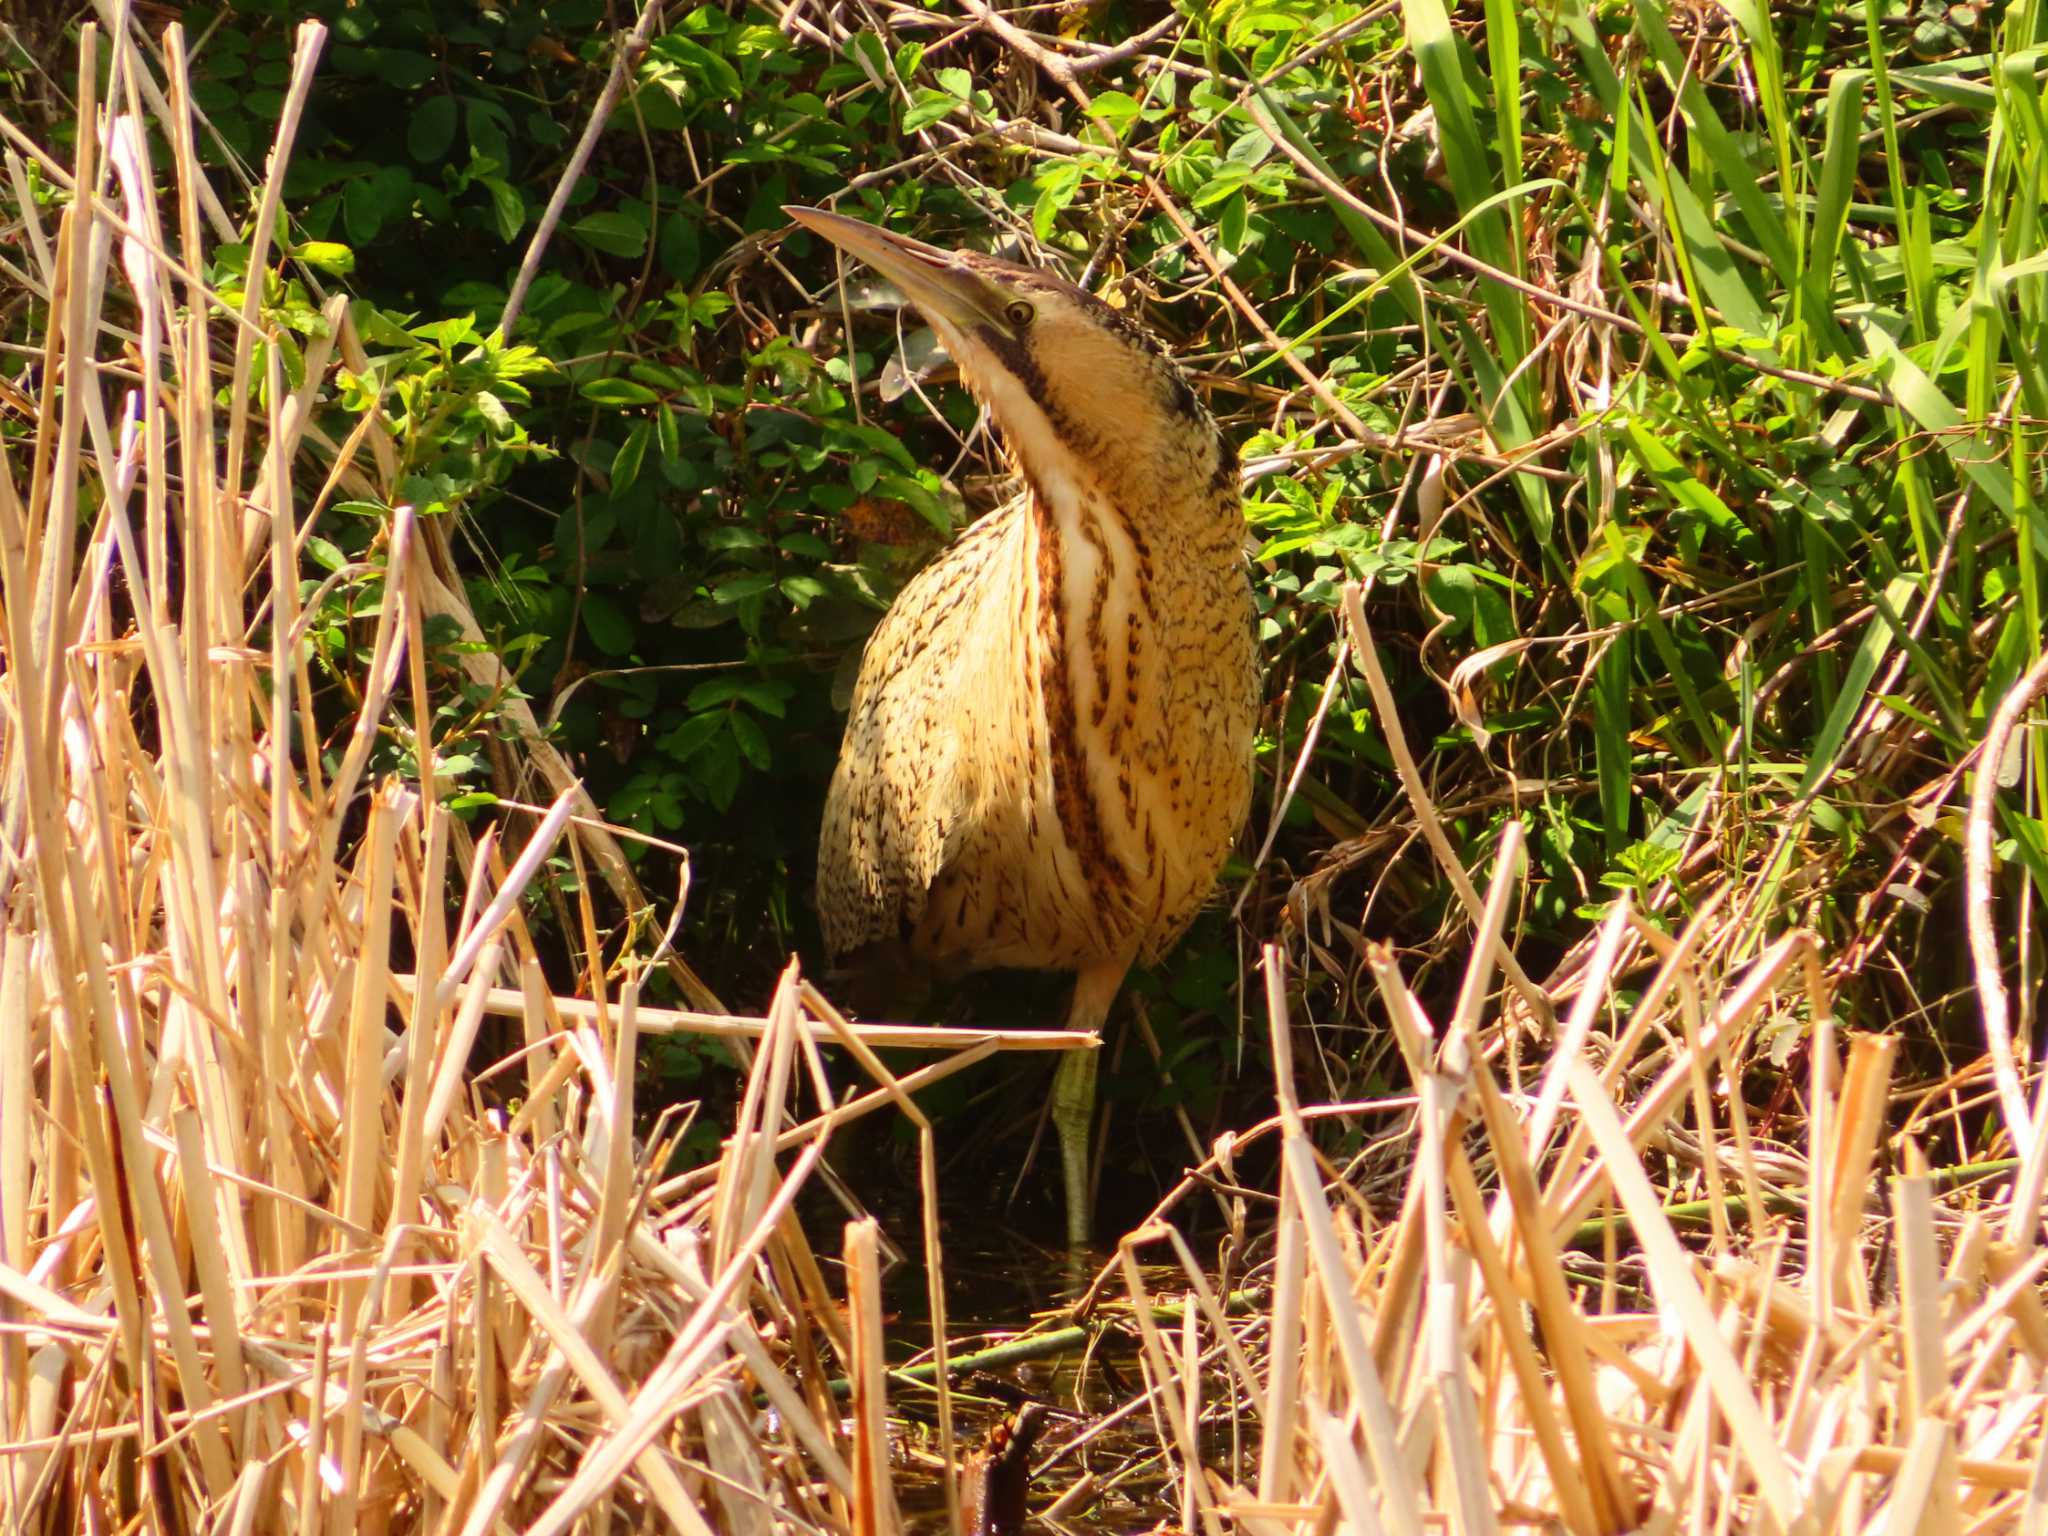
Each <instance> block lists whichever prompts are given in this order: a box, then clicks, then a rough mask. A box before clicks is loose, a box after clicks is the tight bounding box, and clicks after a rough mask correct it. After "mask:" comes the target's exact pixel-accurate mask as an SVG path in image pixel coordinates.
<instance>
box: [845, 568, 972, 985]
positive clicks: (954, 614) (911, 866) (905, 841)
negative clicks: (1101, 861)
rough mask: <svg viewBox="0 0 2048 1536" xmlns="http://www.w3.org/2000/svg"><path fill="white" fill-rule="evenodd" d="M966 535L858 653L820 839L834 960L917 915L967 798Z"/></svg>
mask: <svg viewBox="0 0 2048 1536" xmlns="http://www.w3.org/2000/svg"><path fill="white" fill-rule="evenodd" d="M980 543H981V541H980V540H978V539H976V538H975V536H974V532H973V530H970V531H969V533H968V535H967V536H966V537H964V538H962V539H961V540H960V541H959V542H958V543H956V544H954V545H953V546H952V547H951V548H949V549H948V550H946V551H945V552H944V553H943V554H941V555H940V556H939V558H938V559H936V560H934V561H933V562H932V563H931V564H930V565H928V566H926V567H925V569H924V570H922V571H921V572H919V573H918V575H917V576H916V577H915V578H914V579H913V580H912V581H911V582H910V584H909V585H908V586H906V587H905V588H904V589H903V591H902V592H901V593H900V594H898V596H897V598H896V601H895V602H894V603H893V604H891V605H890V608H889V611H888V612H887V613H886V614H884V615H883V616H882V622H881V623H880V624H878V625H877V626H876V627H875V632H874V634H873V635H871V636H870V637H869V639H868V643H867V649H866V650H865V651H864V652H863V653H862V655H861V664H860V676H859V678H858V679H857V680H856V682H855V683H854V688H853V706H852V708H851V709H850V710H849V711H848V712H847V717H846V735H845V738H844V739H843V740H842V741H841V743H840V747H839V766H838V768H837V769H835V770H834V772H833V774H832V787H831V790H830V791H829V793H828V794H827V795H826V797H825V822H824V826H823V828H822V830H821V832H820V834H819V839H818V916H819V919H820V921H821V922H822V923H823V925H824V929H825V943H826V946H827V948H828V949H830V951H831V953H832V954H833V956H834V957H835V958H836V957H838V956H842V955H846V954H849V953H851V952H852V951H854V950H857V949H859V948H861V947H862V946H864V945H867V944H873V943H876V942H879V941H884V940H893V939H897V938H900V937H902V936H903V934H904V932H905V930H906V929H907V928H909V927H911V926H913V925H915V924H916V922H917V921H918V919H919V918H920V917H922V916H923V915H924V908H925V898H926V896H927V893H928V892H929V891H930V888H931V883H932V881H933V880H934V879H935V878H936V877H937V875H938V873H939V871H940V870H941V869H943V868H944V867H945V863H946V859H947V857H948V854H949V851H950V850H949V846H948V834H949V832H950V831H952V830H953V829H955V828H957V827H958V826H959V824H960V820H961V814H962V810H963V807H964V804H965V802H966V800H967V796H968V793H969V791H968V788H967V786H966V785H964V784H963V783H962V782H961V780H962V774H961V771H960V769H961V753H960V745H959V736H958V732H959V714H960V712H959V709H958V706H957V702H956V699H957V694H958V692H959V689H960V687H961V685H962V684H961V678H960V671H961V665H960V662H961V652H962V650H963V647H964V646H965V643H966V641H967V639H968V637H969V635H970V634H971V632H972V622H973V621H972V611H971V610H972V609H973V607H974V604H973V602H972V601H971V594H972V591H973V578H974V576H975V575H976V567H977V563H978V562H977V561H976V558H975V554H976V549H977V547H978V545H979V544H980Z"/></svg>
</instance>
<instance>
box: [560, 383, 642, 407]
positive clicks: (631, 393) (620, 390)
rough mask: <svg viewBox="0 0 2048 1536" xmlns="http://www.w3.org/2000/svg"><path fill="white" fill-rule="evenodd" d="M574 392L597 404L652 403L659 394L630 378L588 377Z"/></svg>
mask: <svg viewBox="0 0 2048 1536" xmlns="http://www.w3.org/2000/svg"><path fill="white" fill-rule="evenodd" d="M576 393H578V394H579V395H581V396H582V397H583V398H584V399H586V400H589V401H591V402H593V403H595V404H597V405H654V404H656V403H658V402H659V401H660V399H661V396H659V395H657V394H656V393H655V392H654V391H653V390H651V389H649V388H648V387H647V386H646V385H645V384H635V383H634V382H633V381H632V380H631V379H589V380H586V381H585V382H584V383H583V384H582V385H580V386H579V387H578V388H577V391H576Z"/></svg>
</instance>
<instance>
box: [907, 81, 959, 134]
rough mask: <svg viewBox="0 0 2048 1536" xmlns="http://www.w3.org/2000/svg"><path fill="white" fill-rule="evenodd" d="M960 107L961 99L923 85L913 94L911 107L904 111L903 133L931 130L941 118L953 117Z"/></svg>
mask: <svg viewBox="0 0 2048 1536" xmlns="http://www.w3.org/2000/svg"><path fill="white" fill-rule="evenodd" d="M959 106H960V98H959V97H957V96H952V95H948V94H947V93H946V92H944V91H935V90H933V89H932V88H931V87H930V86H928V85H921V86H919V87H918V88H917V90H916V91H914V92H913V93H912V94H911V98H910V105H909V106H907V107H905V108H904V109H903V131H904V132H905V133H915V132H917V130H918V129H920V128H929V127H931V125H932V124H933V123H936V122H937V121H939V119H940V118H942V117H949V116H951V115H952V114H953V112H954V111H955V110H957V109H958V108H959Z"/></svg>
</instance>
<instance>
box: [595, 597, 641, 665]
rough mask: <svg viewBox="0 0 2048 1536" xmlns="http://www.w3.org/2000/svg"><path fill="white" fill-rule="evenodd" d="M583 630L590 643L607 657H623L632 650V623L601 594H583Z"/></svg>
mask: <svg viewBox="0 0 2048 1536" xmlns="http://www.w3.org/2000/svg"><path fill="white" fill-rule="evenodd" d="M583 629H584V633H586V634H588V635H589V636H590V643H591V644H592V645H594V646H596V647H597V648H598V649H599V650H600V651H603V652H604V653H605V655H607V656H624V655H625V654H627V653H628V652H629V651H631V650H632V649H633V625H632V622H631V621H630V620H629V619H627V617H626V616H625V615H624V614H623V613H621V612H620V611H619V608H618V605H617V604H616V603H614V602H613V601H612V600H611V599H610V598H608V597H606V596H605V595H604V594H603V593H601V592H585V593H584V594H583Z"/></svg>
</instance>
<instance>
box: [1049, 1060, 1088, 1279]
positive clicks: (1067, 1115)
mask: <svg viewBox="0 0 2048 1536" xmlns="http://www.w3.org/2000/svg"><path fill="white" fill-rule="evenodd" d="M1095 1056H1096V1053H1095V1052H1094V1051H1067V1052H1064V1053H1063V1054H1062V1055H1061V1057H1060V1066H1059V1071H1058V1072H1057V1073H1056V1074H1055V1075H1054V1077H1053V1080H1052V1124H1053V1129H1054V1130H1055V1131H1057V1132H1058V1133H1059V1138H1060V1171H1061V1173H1062V1174H1063V1175H1064V1176H1065V1178H1066V1185H1067V1248H1068V1250H1069V1251H1070V1252H1074V1253H1079V1252H1081V1251H1082V1250H1083V1249H1085V1248H1086V1247H1087V1246H1088V1226H1089V1219H1090V1217H1092V1216H1093V1215H1094V1210H1093V1208H1092V1203H1091V1202H1090V1200H1089V1198H1088V1141H1089V1133H1090V1132H1091V1131H1092V1130H1093V1129H1094V1126H1095V1071H1096V1062H1095Z"/></svg>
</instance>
